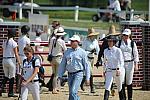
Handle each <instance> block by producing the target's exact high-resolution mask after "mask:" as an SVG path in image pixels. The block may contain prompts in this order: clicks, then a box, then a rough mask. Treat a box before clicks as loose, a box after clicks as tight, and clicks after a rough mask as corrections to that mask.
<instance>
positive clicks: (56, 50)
mask: <svg viewBox="0 0 150 100" xmlns="http://www.w3.org/2000/svg"><path fill="white" fill-rule="evenodd" d="M55 41H56V37H52V38H51V39H50V45H49V54H51V51H52V55H53V56H58V55H63V53H64V51H66V50H67V47H66V44H65V41H64V40H62V39H61V38H58V39H57V41H56V47H54V43H55ZM52 46H53V48H52Z"/></svg>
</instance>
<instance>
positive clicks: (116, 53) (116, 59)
mask: <svg viewBox="0 0 150 100" xmlns="http://www.w3.org/2000/svg"><path fill="white" fill-rule="evenodd" d="M107 39H108V40H107V41H108V46H109V47H108V48H106V49H105V50H104V76H105V94H104V100H108V98H109V92H110V89H111V85H112V82H113V79H115V81H116V83H117V88H118V92H119V98H120V100H125V98H124V93H123V90H122V83H123V82H124V76H125V71H124V67H123V66H124V58H123V54H122V52H121V49H120V48H118V47H115V43H116V37H115V36H113V35H110V36H109V37H108V38H107Z"/></svg>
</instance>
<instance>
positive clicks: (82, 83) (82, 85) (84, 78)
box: [80, 76, 86, 91]
mask: <svg viewBox="0 0 150 100" xmlns="http://www.w3.org/2000/svg"><path fill="white" fill-rule="evenodd" d="M85 80H86V76H83V79H82V82H81V85H80V87H81V90H82V91H85V89H84V82H85Z"/></svg>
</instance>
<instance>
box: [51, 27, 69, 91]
mask: <svg viewBox="0 0 150 100" xmlns="http://www.w3.org/2000/svg"><path fill="white" fill-rule="evenodd" d="M55 32H56V33H54V34H55V36H53V37H52V38H51V40H50V45H49V54H52V56H53V58H52V61H51V62H50V63H51V64H52V73H53V74H54V78H53V82H52V83H53V91H52V93H53V94H57V93H58V91H57V90H58V84H57V74H58V73H57V72H58V67H59V64H60V62H61V60H62V56H63V53H64V52H65V51H66V50H67V47H66V44H65V41H64V40H63V39H62V37H63V36H64V35H65V34H66V33H65V32H64V29H63V28H62V27H59V28H58V29H56V30H55Z"/></svg>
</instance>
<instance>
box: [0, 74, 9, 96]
mask: <svg viewBox="0 0 150 100" xmlns="http://www.w3.org/2000/svg"><path fill="white" fill-rule="evenodd" d="M7 81H8V78H7V77H4V79H3V81H2V84H1V89H0V96H2V93H3V92H4V87H5V84H6V83H7Z"/></svg>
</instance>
